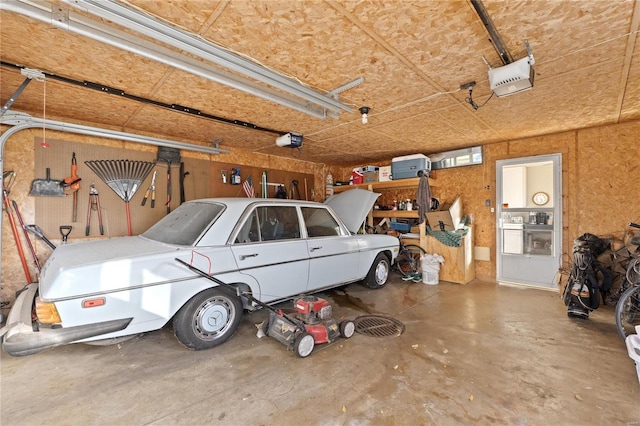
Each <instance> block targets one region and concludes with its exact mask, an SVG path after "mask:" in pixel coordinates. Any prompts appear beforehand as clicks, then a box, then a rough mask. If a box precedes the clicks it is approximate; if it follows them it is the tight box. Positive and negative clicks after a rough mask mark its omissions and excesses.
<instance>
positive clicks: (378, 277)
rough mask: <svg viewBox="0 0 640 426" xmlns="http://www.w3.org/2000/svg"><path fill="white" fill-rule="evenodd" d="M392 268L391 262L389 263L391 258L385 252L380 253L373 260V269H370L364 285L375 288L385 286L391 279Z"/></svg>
mask: <svg viewBox="0 0 640 426" xmlns="http://www.w3.org/2000/svg"><path fill="white" fill-rule="evenodd" d="M390 269H391V264H390V263H389V258H388V257H387V256H385V255H384V254H383V253H379V254H378V255H377V256H376V258H375V260H374V261H373V264H372V265H371V269H369V273H368V274H367V276H366V277H365V279H364V285H366V286H367V287H369V288H373V289H378V288H382V287H384V285H385V284H386V283H387V280H388V279H389V271H390Z"/></svg>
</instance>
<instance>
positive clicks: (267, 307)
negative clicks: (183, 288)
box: [175, 257, 304, 330]
mask: <svg viewBox="0 0 640 426" xmlns="http://www.w3.org/2000/svg"><path fill="white" fill-rule="evenodd" d="M175 260H177V261H178V262H180V263H182V264H183V265H184V266H186V267H187V268H189V269H190V270H192V271H193V272H195V273H196V274H198V275H200V276H201V277H204V278H206V279H208V280H210V281H213V282H214V283H216V284H218V285H219V286H220V287H223V288H225V289H227V290H231V291H233V292H234V293H235V294H236V295H237V296H244V297H246V298H247V299H249V300H251V301H252V302H254V303H257V304H258V305H260V306H261V307H263V308H266V309H268V310H270V311H271V312H274V313H276V314H278V315H282V316H283V317H284V318H286V319H287V320H288V321H291V322H292V323H293V324H295V325H297V326H298V327H302V329H303V330H304V324H302V323H301V322H300V320H298V319H297V318H292V317H291V316H289V315H287V314H285V313H284V312H282V311H280V310H278V309H276V308H274V307H273V306H269V305H267V304H266V303H264V302H263V301H262V300H259V299H256V298H255V297H254V296H253V295H251V294H249V293H240V292H239V289H238V288H237V287H234V286H232V285H231V284H227V283H225V282H224V281H221V280H219V279H217V278H216V277H213V276H211V275H209V274H207V273H206V272H204V271H203V270H201V269H198V268H196V267H195V266H193V265H190V264H189V263H187V262H185V261H184V260H182V259H178V258H177V257H176V258H175Z"/></svg>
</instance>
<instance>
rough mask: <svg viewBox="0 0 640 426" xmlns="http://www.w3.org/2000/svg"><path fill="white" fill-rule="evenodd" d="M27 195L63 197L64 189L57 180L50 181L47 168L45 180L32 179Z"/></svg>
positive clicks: (49, 173) (49, 170) (49, 171)
mask: <svg viewBox="0 0 640 426" xmlns="http://www.w3.org/2000/svg"><path fill="white" fill-rule="evenodd" d="M29 195H33V196H35V197H64V196H65V194H64V188H63V187H62V182H61V181H59V180H51V169H50V168H48V167H47V178H46V179H34V180H33V182H31V191H29Z"/></svg>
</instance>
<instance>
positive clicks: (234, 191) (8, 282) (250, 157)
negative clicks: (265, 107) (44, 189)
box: [0, 126, 326, 315]
mask: <svg viewBox="0 0 640 426" xmlns="http://www.w3.org/2000/svg"><path fill="white" fill-rule="evenodd" d="M8 128H9V127H6V126H0V132H4V131H6V130H7V129H8ZM42 136H43V131H42V129H30V130H23V131H20V132H18V133H16V134H14V135H13V136H11V137H10V138H9V140H8V142H7V143H6V146H5V152H4V159H3V160H4V163H3V167H4V170H5V171H7V170H14V171H16V172H17V179H16V181H15V183H14V184H13V186H12V187H11V191H10V198H11V199H13V200H15V201H16V203H17V204H18V206H19V209H20V213H21V214H22V216H23V219H24V223H25V224H36V223H37V222H36V219H37V217H36V206H37V204H38V203H40V204H41V203H42V202H43V201H47V200H51V197H47V199H40V197H32V196H29V195H28V194H29V189H30V187H31V182H32V181H33V179H36V178H44V173H45V171H44V168H43V167H39V169H38V170H36V168H35V158H36V151H35V150H36V149H45V148H41V147H40V144H39V143H38V140H41V138H42ZM46 140H47V141H49V142H50V148H46V149H51V148H52V147H53V145H52V144H54V143H64V144H71V145H73V146H76V147H77V146H82V147H83V149H85V150H86V153H87V155H83V157H82V158H78V166H79V171H80V169H81V166H82V167H83V172H82V173H80V172H79V175H80V176H81V177H82V178H83V180H82V189H81V191H82V193H81V196H80V197H79V199H78V216H77V222H76V223H73V224H71V225H73V227H74V229H73V231H72V234H71V235H70V240H69V242H70V243H71V242H72V240H73V241H76V242H77V241H82V240H86V239H96V238H105V237H106V236H105V237H101V236H100V235H99V233H98V232H97V228H98V220H97V215H96V213H94V214H93V215H92V221H91V235H90V236H89V237H84V234H85V224H86V218H87V206H88V192H87V191H88V188H89V186H90V184H91V179H90V178H89V176H90V173H88V172H87V170H88V169H87V168H86V166H85V165H84V163H83V161H84V160H86V159H97V158H94V157H92V156H91V155H90V154H91V153H92V152H94V151H95V152H96V153H97V152H98V151H99V152H101V153H102V152H103V151H104V150H105V149H107V150H109V152H121V153H122V156H121V157H119V156H114V157H113V158H116V157H117V158H125V157H126V153H127V152H128V153H132V156H133V157H135V158H138V157H140V158H144V159H148V160H153V159H155V158H156V157H157V147H155V146H151V145H143V144H137V143H131V142H124V141H117V140H111V139H103V138H95V137H90V136H84V135H76V134H69V133H63V132H56V131H52V130H47V131H46ZM91 146H93V147H95V149H94V150H92V149H91V148H90V147H91ZM123 150H126V152H125V151H123ZM67 151H68V150H64V155H62V156H60V155H59V153H57V154H56V156H55V158H53V157H52V158H51V161H49V162H47V166H51V175H52V178H53V177H55V178H63V177H66V176H68V175H70V159H71V157H70V154H69V152H70V151H69V152H67ZM83 152H84V151H83ZM39 154H41V153H39ZM67 154H68V155H67ZM180 154H181V157H182V159H183V161H184V163H185V165H189V166H188V167H186V169H185V170H186V171H190V173H191V176H187V178H186V179H185V192H186V194H185V195H186V198H187V199H192V198H194V197H195V198H202V197H203V196H206V195H205V194H203V193H202V191H201V189H202V188H205V187H206V188H207V189H208V191H209V192H213V193H212V194H211V195H210V196H244V193H238V191H239V190H241V185H233V186H232V185H230V184H227V185H224V186H223V187H224V188H226V191H223V192H224V194H223V193H219V194H216V191H215V190H216V189H220V188H219V187H218V186H215V184H214V185H213V186H210V184H211V182H212V181H213V178H212V177H211V173H212V172H213V171H216V173H219V169H220V168H225V169H229V174H230V173H231V166H234V167H240V168H241V170H242V171H243V174H242V176H243V179H244V178H245V177H246V174H247V172H248V171H254V173H253V178H254V187H255V189H256V195H258V196H259V195H260V175H259V174H258V172H257V171H260V173H261V172H262V170H268V171H270V172H271V173H270V180H272V179H271V178H273V179H275V178H277V179H279V180H284V181H285V182H284V183H285V184H286V188H287V192H288V193H289V185H290V184H291V180H294V179H295V180H298V182H299V189H300V193H301V198H303V199H304V198H305V193H304V182H305V179H306V181H307V189H308V193H309V198H310V199H312V194H313V197H315V198H313V199H314V200H315V201H323V200H324V185H325V181H324V176H325V173H326V171H325V165H324V164H317V163H310V162H308V161H303V160H300V159H297V158H295V157H293V152H292V157H291V158H286V157H274V156H271V155H266V154H256V153H253V152H248V151H243V150H239V149H232V150H231V152H230V153H227V154H221V155H209V154H203V153H197V152H189V151H184V150H183V151H181V153H180ZM58 157H59V158H58ZM109 158H111V157H109ZM58 163H60V164H58ZM203 163H204V164H210V167H205V168H204V170H205V171H204V172H203V168H202V167H200V165H201V164H203ZM196 166H197V167H196ZM218 166H219V167H218ZM45 167H46V166H45ZM156 167H157V168H158V171H159V172H158V179H157V181H156V187H157V194H156V207H155V209H151V208H150V204H149V202H147V204H146V206H145V207H140V203H141V200H142V197H143V195H144V191H146V189H147V187H148V184H149V183H150V180H151V175H149V176H148V177H147V179H146V180H145V182H144V184H143V186H142V188H141V189H139V190H138V192H141V193H140V194H136V195H135V198H134V200H132V203H135V206H134V207H135V208H136V209H135V210H136V212H135V213H136V215H135V223H134V225H135V226H134V234H138V233H140V232H142V231H144V230H145V229H146V228H147V227H148V225H149V223H154V222H155V221H157V220H158V219H159V218H161V217H162V216H164V214H166V207H165V206H164V204H165V202H166V174H167V173H166V170H167V167H166V163H159V164H158V165H157V166H156ZM178 171H179V165H178V164H175V165H172V177H173V179H172V180H173V185H172V199H173V202H172V208H175V207H176V206H177V205H178V204H179V192H178V187H179V185H178V181H179V176H178ZM54 172H55V173H54ZM203 173H204V174H203ZM83 174H84V176H83ZM94 180H95V177H94ZM196 181H199V182H200V183H201V184H200V185H198V188H200V190H196V189H197V188H196V187H194V185H195V183H196ZM215 182H220V179H215ZM96 184H99V185H100V187H101V192H100V199H101V203H102V202H103V200H104V203H105V204H108V203H107V201H108V200H107V199H108V198H109V199H111V198H113V200H112V204H113V207H114V208H113V209H112V210H113V215H110V216H109V218H111V219H116V218H117V219H121V218H123V217H124V203H123V202H122V200H119V199H118V198H117V196H116V195H115V193H113V191H111V190H110V189H108V188H106V187H105V185H104V184H103V183H102V182H99V181H98V180H96ZM318 188H320V190H318ZM312 190H313V191H312ZM272 192H273V190H272ZM272 196H273V194H272ZM67 198H69V197H67ZM54 201H58V200H54ZM60 202H63V203H64V206H63V207H64V211H63V213H60V212H59V211H58V209H54V210H52V211H51V214H52V215H56V217H57V219H56V220H58V219H60V218H64V220H63V221H62V222H64V223H62V222H59V220H58V221H56V222H55V223H56V224H65V225H66V224H69V223H67V222H68V221H69V220H70V218H67V216H70V213H71V199H69V200H67V199H60ZM132 205H133V204H132ZM2 214H3V215H4V216H3V222H2V277H1V279H2V288H1V291H2V293H1V297H0V300H1V301H3V302H4V301H9V302H13V300H14V299H15V292H16V291H17V290H19V289H21V288H22V287H24V286H25V285H26V284H27V281H26V277H25V274H24V271H23V268H22V266H21V262H20V257H19V255H18V250H17V248H16V243H15V240H14V237H13V234H12V232H11V227H10V224H9V221H8V219H7V214H6V212H3V213H2ZM145 214H148V215H149V218H145V217H143V215H145ZM112 216H113V217H112ZM147 219H148V220H147ZM60 220H61V219H60ZM106 220H107V218H106V217H103V222H104V223H105V226H106V225H107V223H106ZM132 221H134V214H133V212H132ZM121 222H122V221H121ZM121 228H122V227H120V228H118V229H120V230H122V229H121ZM124 229H126V228H124ZM110 231H111V232H110V235H111V236H118V235H119V234H122V232H120V231H117V232H116V229H115V228H114V227H113V226H112V227H111V228H110ZM20 233H22V231H21V230H20ZM45 235H46V236H47V238H48V239H50V240H51V241H52V242H53V243H54V244H56V245H57V244H60V243H61V235H60V234H59V232H58V231H57V225H56V226H55V227H54V226H53V225H52V226H48V227H47V232H45ZM30 237H31V241H32V243H33V245H34V247H35V250H36V254H37V256H38V258H39V260H40V262H41V263H42V264H44V262H45V261H46V259H47V258H48V257H49V256H50V255H51V252H52V250H51V248H49V246H48V245H46V244H45V243H44V242H42V241H40V240H39V239H37V238H35V236H33V235H31V234H30ZM22 241H23V246H24V247H23V248H24V251H25V257H26V260H27V263H28V266H29V268H30V272H31V277H32V279H33V280H36V279H37V274H36V270H35V267H34V263H33V260H32V258H31V254H30V253H29V251H28V249H27V247H26V244H25V240H24V238H23V237H22ZM7 313H8V311H7V309H6V307H5V309H3V314H5V315H6V314H7Z"/></svg>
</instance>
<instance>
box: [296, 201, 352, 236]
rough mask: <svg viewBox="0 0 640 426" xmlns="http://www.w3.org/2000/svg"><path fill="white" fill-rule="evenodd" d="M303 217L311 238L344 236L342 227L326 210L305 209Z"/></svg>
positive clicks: (303, 209)
mask: <svg viewBox="0 0 640 426" xmlns="http://www.w3.org/2000/svg"><path fill="white" fill-rule="evenodd" d="M302 217H303V218H304V222H305V225H306V226H307V235H308V236H309V238H315V237H330V236H336V235H342V232H341V231H340V225H338V222H336V220H335V218H334V217H333V216H331V214H330V213H329V212H328V211H327V209H324V208H317V207H303V208H302Z"/></svg>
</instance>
